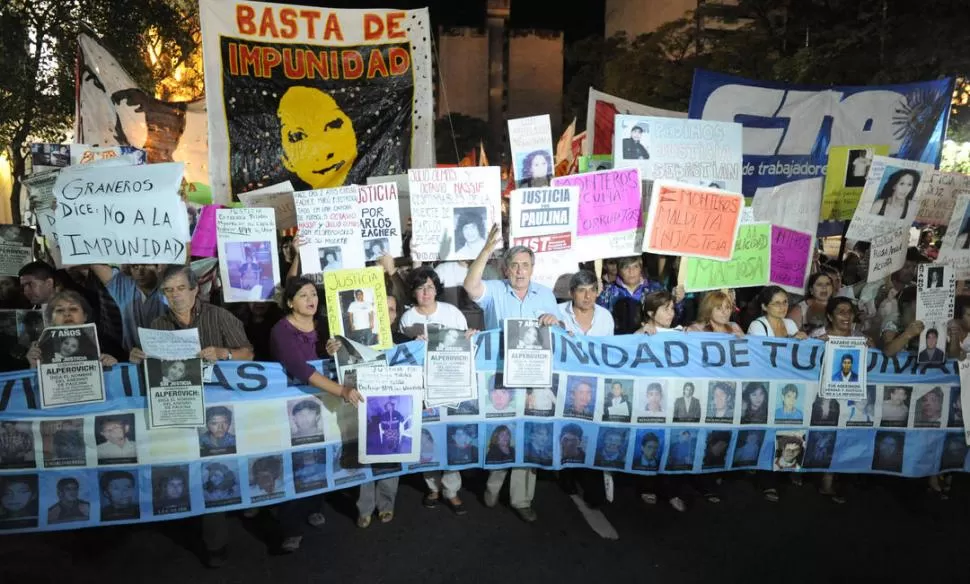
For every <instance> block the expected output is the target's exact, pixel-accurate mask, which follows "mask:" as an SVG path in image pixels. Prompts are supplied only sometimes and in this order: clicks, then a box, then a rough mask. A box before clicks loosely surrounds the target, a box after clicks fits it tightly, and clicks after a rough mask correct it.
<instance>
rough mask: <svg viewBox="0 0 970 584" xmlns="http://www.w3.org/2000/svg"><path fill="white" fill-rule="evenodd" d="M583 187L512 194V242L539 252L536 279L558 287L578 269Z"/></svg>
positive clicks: (533, 276)
mask: <svg viewBox="0 0 970 584" xmlns="http://www.w3.org/2000/svg"><path fill="white" fill-rule="evenodd" d="M578 204H579V189H578V188H576V187H548V188H539V189H516V190H514V191H512V192H511V193H510V194H509V241H510V245H512V246H516V245H524V246H525V247H527V248H529V249H531V250H532V251H533V253H535V255H536V258H535V267H534V268H533V271H532V280H533V281H535V282H538V283H539V284H542V285H544V286H548V287H549V288H555V287H556V282H557V281H558V280H559V279H560V277H561V276H568V275H570V274H573V273H575V272H576V269H577V264H576V249H575V248H574V246H575V244H576V220H577V208H578Z"/></svg>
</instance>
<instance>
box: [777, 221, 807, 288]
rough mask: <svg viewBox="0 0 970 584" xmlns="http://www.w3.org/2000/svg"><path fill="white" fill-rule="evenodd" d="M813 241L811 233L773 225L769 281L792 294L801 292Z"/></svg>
mask: <svg viewBox="0 0 970 584" xmlns="http://www.w3.org/2000/svg"><path fill="white" fill-rule="evenodd" d="M814 243H815V237H814V236H813V235H812V234H811V233H803V232H801V231H795V230H794V229H788V228H787V227H779V226H777V225H773V226H772V227H771V274H770V276H769V278H768V281H769V283H771V284H777V285H778V286H781V287H782V288H784V289H785V290H788V291H789V292H791V293H792V294H803V293H804V292H805V281H806V279H807V278H808V270H809V268H810V267H811V260H812V251H813V249H814Z"/></svg>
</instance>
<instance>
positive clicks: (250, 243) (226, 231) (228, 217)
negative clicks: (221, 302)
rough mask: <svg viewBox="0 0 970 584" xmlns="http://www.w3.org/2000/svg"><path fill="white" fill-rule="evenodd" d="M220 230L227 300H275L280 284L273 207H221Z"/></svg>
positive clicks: (220, 257)
mask: <svg viewBox="0 0 970 584" xmlns="http://www.w3.org/2000/svg"><path fill="white" fill-rule="evenodd" d="M216 233H217V237H218V243H219V275H220V277H221V279H222V290H223V296H224V299H225V302H227V303H232V302H272V298H273V290H274V289H275V288H276V286H277V285H279V283H280V265H279V262H280V260H279V257H280V256H279V251H278V248H277V245H278V244H277V237H276V213H275V212H274V211H273V209H267V208H255V209H247V208H234V209H219V210H217V211H216Z"/></svg>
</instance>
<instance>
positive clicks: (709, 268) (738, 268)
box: [682, 223, 771, 292]
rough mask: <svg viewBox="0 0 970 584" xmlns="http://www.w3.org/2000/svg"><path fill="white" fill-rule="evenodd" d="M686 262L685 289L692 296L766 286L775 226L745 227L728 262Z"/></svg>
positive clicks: (747, 224)
mask: <svg viewBox="0 0 970 584" xmlns="http://www.w3.org/2000/svg"><path fill="white" fill-rule="evenodd" d="M682 261H684V262H686V263H687V267H686V276H685V279H684V288H685V289H686V290H687V291H688V292H700V291H703V290H718V289H720V288H744V287H747V286H765V285H767V284H768V275H769V265H770V263H771V224H770V223H742V224H741V225H740V227H739V228H738V237H737V239H736V240H735V242H734V254H733V255H732V256H731V259H730V260H728V261H726V262H719V261H717V260H709V259H704V258H691V257H685V258H683V260H682Z"/></svg>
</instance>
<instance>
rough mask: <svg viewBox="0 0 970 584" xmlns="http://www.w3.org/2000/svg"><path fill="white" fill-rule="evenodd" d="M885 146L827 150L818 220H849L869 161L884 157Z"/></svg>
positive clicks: (859, 195) (887, 151) (856, 202)
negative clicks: (826, 164)
mask: <svg viewBox="0 0 970 584" xmlns="http://www.w3.org/2000/svg"><path fill="white" fill-rule="evenodd" d="M888 155H889V145H888V144H863V145H855V146H832V147H831V148H829V164H828V170H827V171H826V173H825V190H824V192H823V193H822V211H821V213H820V215H819V218H820V219H821V220H822V221H848V220H849V219H852V215H853V214H854V213H855V209H856V207H858V206H859V197H861V196H862V188H863V187H864V186H865V185H866V176H867V175H868V174H869V169H870V168H871V167H872V162H873V158H874V157H876V156H888Z"/></svg>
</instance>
